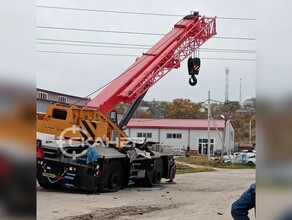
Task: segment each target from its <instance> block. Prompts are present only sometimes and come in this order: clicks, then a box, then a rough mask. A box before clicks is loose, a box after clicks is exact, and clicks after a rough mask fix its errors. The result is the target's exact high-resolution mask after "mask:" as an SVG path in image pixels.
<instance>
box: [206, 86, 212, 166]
mask: <svg viewBox="0 0 292 220" xmlns="http://www.w3.org/2000/svg"><path fill="white" fill-rule="evenodd" d="M210 101H211V100H210V91H208V148H207V154H208V160H210V159H211V158H210V154H211V152H210V149H211V146H210V145H211V143H210V142H211V141H210V120H211V112H210V109H211V106H210Z"/></svg>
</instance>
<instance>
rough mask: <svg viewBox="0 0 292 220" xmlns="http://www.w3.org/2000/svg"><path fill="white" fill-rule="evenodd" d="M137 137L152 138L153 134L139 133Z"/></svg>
mask: <svg viewBox="0 0 292 220" xmlns="http://www.w3.org/2000/svg"><path fill="white" fill-rule="evenodd" d="M137 137H144V138H152V133H146V132H144V133H143V132H138V133H137Z"/></svg>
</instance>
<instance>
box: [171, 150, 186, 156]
mask: <svg viewBox="0 0 292 220" xmlns="http://www.w3.org/2000/svg"><path fill="white" fill-rule="evenodd" d="M173 154H174V156H185V155H186V152H185V151H184V150H182V149H181V148H174V149H173Z"/></svg>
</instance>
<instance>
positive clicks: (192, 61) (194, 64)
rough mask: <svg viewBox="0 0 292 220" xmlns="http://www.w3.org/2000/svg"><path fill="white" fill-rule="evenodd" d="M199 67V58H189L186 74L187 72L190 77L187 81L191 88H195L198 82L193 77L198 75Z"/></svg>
mask: <svg viewBox="0 0 292 220" xmlns="http://www.w3.org/2000/svg"><path fill="white" fill-rule="evenodd" d="M200 66H201V60H200V58H197V57H195V58H191V57H190V58H189V59H188V72H189V75H190V76H191V77H190V79H189V84H190V85H191V86H195V85H196V84H197V82H198V80H197V78H196V77H195V75H199V71H200Z"/></svg>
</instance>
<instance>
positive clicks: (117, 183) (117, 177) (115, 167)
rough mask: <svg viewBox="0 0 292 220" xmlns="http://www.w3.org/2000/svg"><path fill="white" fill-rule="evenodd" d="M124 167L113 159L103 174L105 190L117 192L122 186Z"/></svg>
mask: <svg viewBox="0 0 292 220" xmlns="http://www.w3.org/2000/svg"><path fill="white" fill-rule="evenodd" d="M122 183H123V168H122V164H121V163H120V162H118V161H111V162H110V163H109V165H108V166H107V168H106V171H105V174H104V176H103V186H104V187H103V189H102V191H103V192H117V191H119V190H120V189H121V188H122Z"/></svg>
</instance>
